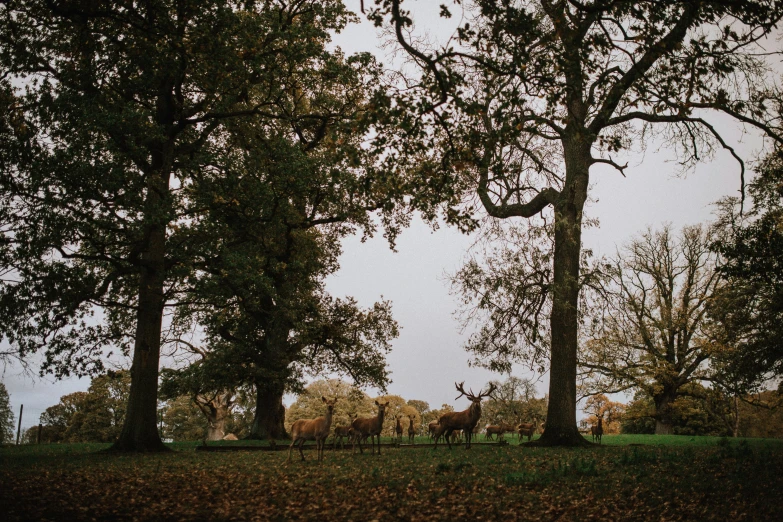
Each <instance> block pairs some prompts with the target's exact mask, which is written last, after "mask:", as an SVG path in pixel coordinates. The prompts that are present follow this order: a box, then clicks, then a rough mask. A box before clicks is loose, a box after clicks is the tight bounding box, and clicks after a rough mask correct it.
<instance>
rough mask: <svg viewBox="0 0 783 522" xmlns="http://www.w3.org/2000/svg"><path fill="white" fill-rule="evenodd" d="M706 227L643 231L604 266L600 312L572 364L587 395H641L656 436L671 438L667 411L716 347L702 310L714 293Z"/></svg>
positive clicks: (705, 374) (699, 375)
mask: <svg viewBox="0 0 783 522" xmlns="http://www.w3.org/2000/svg"><path fill="white" fill-rule="evenodd" d="M711 241H712V240H711V237H710V232H709V230H708V229H707V228H706V227H702V226H693V227H685V228H683V230H682V232H681V233H680V235H679V237H675V236H674V234H673V232H672V230H671V227H669V226H665V227H664V228H663V229H661V230H660V231H652V230H650V229H648V230H647V231H646V232H644V233H643V234H641V236H639V237H638V238H635V239H633V240H632V241H631V242H630V243H629V244H628V245H627V246H626V247H625V248H624V249H623V250H622V252H620V253H618V254H617V257H616V258H615V259H614V260H613V261H612V263H611V264H608V263H607V265H606V267H605V272H606V274H607V277H608V281H607V283H606V285H607V289H606V296H607V302H606V311H605V312H604V314H603V315H602V316H600V317H596V318H595V321H596V329H595V331H594V333H593V335H592V336H591V338H590V339H588V340H587V341H586V342H585V347H584V350H583V351H582V354H581V357H580V361H579V363H580V366H581V368H583V371H582V373H581V377H582V378H584V379H585V383H584V384H585V386H586V387H587V389H591V390H593V391H594V392H604V393H615V392H620V391H625V390H629V389H643V390H644V391H645V393H646V394H647V395H648V396H649V397H652V399H653V401H654V403H655V417H656V421H657V425H656V430H655V432H656V433H659V434H665V433H671V429H672V421H671V412H670V406H671V404H672V403H673V402H674V401H675V400H677V397H678V396H680V395H681V394H682V393H684V391H685V390H686V388H685V386H686V385H687V384H688V383H692V382H697V381H700V380H703V379H707V378H709V377H710V375H711V372H710V370H709V367H708V362H709V358H710V357H711V356H712V354H713V353H714V352H715V351H716V349H717V347H716V345H715V343H713V342H712V339H711V337H710V335H709V332H708V331H707V317H706V314H707V309H708V305H709V302H710V300H711V299H712V297H713V295H714V294H715V292H716V291H717V289H718V288H719V287H720V284H721V280H720V277H719V276H718V272H717V267H716V261H717V259H716V255H715V254H714V253H713V252H711V251H710V248H709V247H710V244H711Z"/></svg>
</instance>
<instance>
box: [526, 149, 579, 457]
mask: <svg viewBox="0 0 783 522" xmlns="http://www.w3.org/2000/svg"><path fill="white" fill-rule="evenodd" d="M563 148H564V152H565V162H566V183H565V186H564V187H563V191H562V193H561V194H560V196H559V197H558V200H557V201H556V203H555V253H554V267H553V269H554V277H553V288H552V314H551V317H550V327H551V332H552V333H551V335H552V352H551V358H550V370H549V405H548V407H547V418H546V428H545V429H544V433H543V435H541V438H540V439H538V441H537V444H538V445H543V446H583V445H587V444H589V442H588V441H587V439H585V438H584V437H582V435H581V434H580V433H579V429H578V428H577V424H576V364H577V359H576V354H577V328H578V316H577V312H578V306H579V264H580V257H581V248H582V210H583V208H584V203H585V201H586V199H587V186H588V182H589V169H590V163H591V156H590V144H589V143H588V142H586V140H585V141H582V140H579V139H574V140H564V141H563Z"/></svg>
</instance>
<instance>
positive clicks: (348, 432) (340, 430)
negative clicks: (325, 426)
mask: <svg viewBox="0 0 783 522" xmlns="http://www.w3.org/2000/svg"><path fill="white" fill-rule="evenodd" d="M344 438H347V439H348V442H351V439H352V438H353V428H351V427H350V426H335V427H334V440H333V441H332V450H334V449H335V447H336V446H337V441H338V440H339V441H340V448H344V447H345V444H344V443H343V439H344Z"/></svg>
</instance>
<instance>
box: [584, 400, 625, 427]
mask: <svg viewBox="0 0 783 522" xmlns="http://www.w3.org/2000/svg"><path fill="white" fill-rule="evenodd" d="M584 411H585V413H587V414H588V417H587V418H586V419H585V421H586V425H587V426H588V427H589V426H597V425H598V419H599V418H601V419H603V429H604V433H610V434H616V433H620V426H621V424H622V422H623V416H624V415H625V404H623V403H621V402H615V401H611V400H609V398H608V397H607V396H606V395H604V394H602V393H599V394H598V395H592V396H590V397H588V398H587V400H586V401H585V405H584Z"/></svg>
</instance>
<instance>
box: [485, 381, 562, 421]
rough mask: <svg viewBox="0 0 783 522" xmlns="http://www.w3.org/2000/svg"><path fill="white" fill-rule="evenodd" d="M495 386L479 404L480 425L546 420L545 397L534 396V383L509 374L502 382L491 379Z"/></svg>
mask: <svg viewBox="0 0 783 522" xmlns="http://www.w3.org/2000/svg"><path fill="white" fill-rule="evenodd" d="M490 384H495V385H496V386H497V388H496V390H495V392H494V393H493V394H492V396H491V397H488V398H487V400H486V401H484V403H483V404H482V405H481V419H480V420H479V425H480V426H482V427H483V426H485V425H487V424H499V423H501V422H504V423H506V424H511V425H512V426H516V425H517V424H519V423H522V422H524V423H533V424H537V425H539V426H540V425H541V423H543V422H546V411H547V406H548V404H547V399H546V397H544V398H540V399H539V398H536V396H535V393H536V390H535V385H534V383H533V382H532V381H530V380H527V379H520V378H519V377H514V376H509V378H508V379H506V381H504V382H502V383H501V382H496V381H491V382H490Z"/></svg>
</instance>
